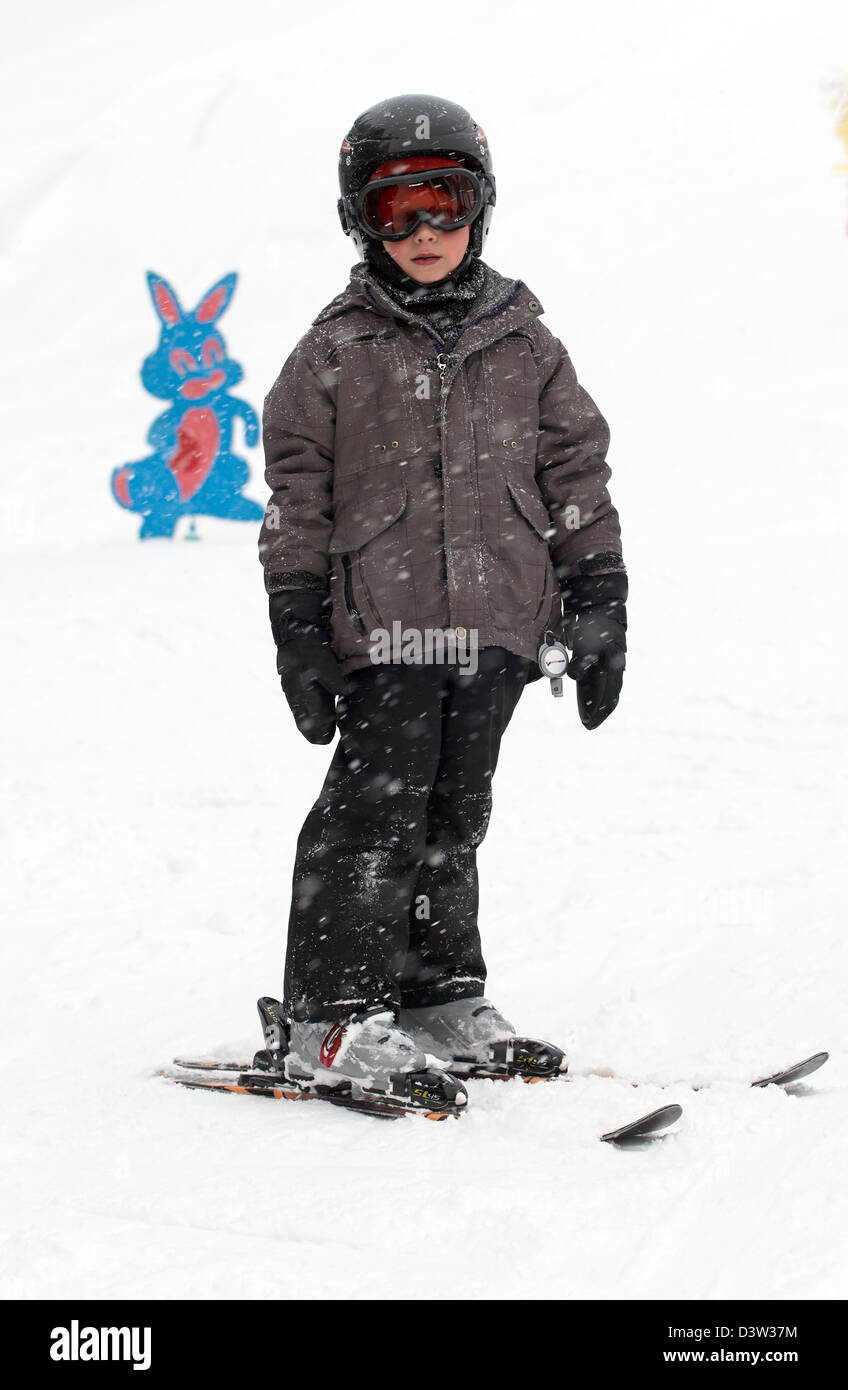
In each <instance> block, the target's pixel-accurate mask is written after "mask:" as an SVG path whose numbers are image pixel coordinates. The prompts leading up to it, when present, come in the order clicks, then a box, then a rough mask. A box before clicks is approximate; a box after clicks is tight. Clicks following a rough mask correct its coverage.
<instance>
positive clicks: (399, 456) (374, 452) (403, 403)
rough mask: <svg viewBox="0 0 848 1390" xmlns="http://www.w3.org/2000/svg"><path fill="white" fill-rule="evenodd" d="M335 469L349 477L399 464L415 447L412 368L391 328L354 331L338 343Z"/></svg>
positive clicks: (332, 358)
mask: <svg viewBox="0 0 848 1390" xmlns="http://www.w3.org/2000/svg"><path fill="white" fill-rule="evenodd" d="M330 365H331V366H334V367H335V368H337V369H338V372H339V380H338V391H337V397H336V435H335V448H334V470H335V473H336V474H337V475H338V476H340V477H342V478H345V477H350V476H352V475H354V474H357V473H362V472H365V471H366V470H370V469H372V468H381V467H383V466H384V465H386V464H388V463H394V464H396V465H397V464H400V463H402V462H404V461H405V460H406V459H407V458H408V456H409V455H411V454H412V453H413V452H414V451H415V448H416V443H417V441H416V436H415V412H414V410H413V401H414V394H415V374H414V371H413V368H412V365H411V364H410V363H409V362H408V361H407V357H406V353H405V351H404V344H403V339H402V338H401V336H400V335H399V334H398V332H397V331H396V330H395V329H393V328H387V329H382V330H376V329H375V330H374V331H373V332H364V333H359V334H354V335H352V336H351V337H349V338H347V339H345V340H343V341H341V342H339V343H337V344H336V345H335V347H334V348H333V350H332V352H331V354H330Z"/></svg>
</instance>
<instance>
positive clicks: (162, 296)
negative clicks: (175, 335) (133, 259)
mask: <svg viewBox="0 0 848 1390" xmlns="http://www.w3.org/2000/svg"><path fill="white" fill-rule="evenodd" d="M147 283H148V285H149V286H150V297H151V299H152V300H153V307H154V309H155V310H156V312H157V314H158V315H159V317H160V319H161V320H162V322H163V323H164V324H166V325H167V327H168V328H173V326H174V324H175V323H179V321H180V319H181V318H182V316H183V311H182V309H181V308H180V301H179V300H178V299H177V296H176V295H175V294H174V291H173V290H172V289H171V286H170V285H169V284H168V281H167V280H163V279H162V276H161V275H154V274H153V271H152V270H148V272H147Z"/></svg>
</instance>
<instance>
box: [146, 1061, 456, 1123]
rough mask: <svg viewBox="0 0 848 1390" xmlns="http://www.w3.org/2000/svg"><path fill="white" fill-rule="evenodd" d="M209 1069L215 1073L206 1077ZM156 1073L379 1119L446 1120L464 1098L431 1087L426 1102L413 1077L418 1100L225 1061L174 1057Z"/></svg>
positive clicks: (194, 1086)
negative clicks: (414, 1117) (299, 1079)
mask: <svg viewBox="0 0 848 1390" xmlns="http://www.w3.org/2000/svg"><path fill="white" fill-rule="evenodd" d="M210 1072H214V1073H216V1075H215V1076H212V1077H210V1076H209V1075H208V1073H210ZM204 1073H206V1074H204ZM223 1073H229V1074H230V1079H229V1080H225V1079H224V1077H223ZM157 1075H158V1076H161V1077H163V1078H164V1079H165V1080H166V1081H171V1082H174V1083H175V1084H176V1085H178V1086H186V1087H188V1088H189V1089H190V1090H197V1091H223V1092H225V1093H229V1094H231V1095H245V1096H264V1097H265V1098H266V1099H268V1100H292V1101H298V1100H320V1101H325V1102H326V1103H327V1104H329V1105H336V1106H338V1107H340V1108H341V1109H344V1110H352V1111H354V1112H355V1113H357V1114H360V1115H373V1116H376V1118H378V1119H381V1120H399V1119H402V1118H403V1116H404V1115H418V1116H420V1117H421V1118H422V1119H425V1120H447V1119H450V1118H451V1117H452V1116H453V1117H457V1116H459V1115H461V1114H462V1112H463V1109H464V1101H465V1097H464V1095H462V1094H461V1093H460V1094H459V1095H457V1096H456V1098H453V1097H448V1098H446V1097H445V1096H444V1095H442V1094H440V1093H438V1091H437V1090H436V1089H435V1088H434V1090H433V1092H432V1093H431V1094H432V1099H431V1102H430V1104H429V1105H428V1104H427V1100H428V1096H427V1092H426V1083H425V1082H424V1080H423V1079H418V1080H417V1081H416V1087H417V1088H418V1089H419V1090H420V1091H421V1102H420V1103H419V1104H410V1103H408V1102H406V1101H404V1100H403V1099H402V1097H400V1096H390V1095H388V1094H386V1093H385V1092H383V1091H381V1092H380V1093H379V1094H377V1093H375V1094H373V1095H368V1094H367V1093H366V1092H365V1091H364V1090H360V1091H358V1092H357V1093H354V1091H353V1088H352V1087H351V1086H350V1084H349V1083H342V1084H340V1085H339V1086H305V1085H303V1084H302V1083H300V1082H297V1081H290V1080H289V1079H288V1077H285V1076H282V1075H280V1074H279V1073H272V1074H268V1073H265V1074H263V1073H262V1072H261V1071H253V1070H251V1069H250V1068H249V1067H240V1066H237V1065H236V1064H235V1063H228V1062H205V1063H201V1064H196V1063H186V1062H182V1061H175V1062H174V1065H173V1067H163V1068H162V1069H161V1070H160V1071H159V1072H158V1073H157Z"/></svg>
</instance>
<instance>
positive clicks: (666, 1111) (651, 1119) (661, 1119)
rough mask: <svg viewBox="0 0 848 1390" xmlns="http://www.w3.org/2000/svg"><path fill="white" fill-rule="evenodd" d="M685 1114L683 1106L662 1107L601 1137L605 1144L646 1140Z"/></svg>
mask: <svg viewBox="0 0 848 1390" xmlns="http://www.w3.org/2000/svg"><path fill="white" fill-rule="evenodd" d="M682 1114H683V1106H682V1105H661V1106H660V1108H659V1109H658V1110H651V1111H650V1112H649V1114H647V1115H640V1117H639V1119H638V1120H631V1121H630V1122H629V1124H626V1125H619V1127H618V1129H610V1130H608V1131H607V1133H606V1134H602V1135H601V1142H602V1143H603V1144H626V1143H627V1142H628V1140H633V1139H645V1138H646V1137H647V1136H648V1135H651V1134H656V1133H658V1131H659V1130H661V1129H668V1127H669V1125H673V1124H675V1123H676V1122H677V1120H679V1119H680V1116H681V1115H682Z"/></svg>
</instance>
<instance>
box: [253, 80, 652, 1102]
mask: <svg viewBox="0 0 848 1390" xmlns="http://www.w3.org/2000/svg"><path fill="white" fill-rule="evenodd" d="M339 173H340V185H341V197H340V200H339V213H340V217H341V222H342V227H343V230H344V231H345V233H346V234H347V235H348V236H349V237H350V238H351V241H352V243H353V245H354V248H355V249H356V251H357V253H358V255H359V257H360V260H359V263H358V264H357V265H356V266H354V268H353V270H352V272H351V278H350V283H349V285H348V287H347V289H346V290H345V291H344V292H343V293H342V294H340V295H339V296H337V298H336V299H334V300H333V301H332V302H331V303H330V304H329V305H328V306H327V307H326V308H325V309H324V310H323V311H322V312H321V313H320V314H319V315H318V316H317V318H316V319H315V320H314V322H313V324H312V326H311V327H310V329H309V330H308V332H307V333H306V335H305V336H304V337H303V338H302V339H301V341H300V342H299V343H298V345H297V347H296V348H295V350H294V352H293V353H292V354H291V356H290V357H289V358H288V360H287V362H286V363H285V365H284V366H283V369H282V371H281V373H280V375H279V377H278V379H277V381H276V382H275V384H274V386H273V387H272V389H271V391H270V393H269V395H268V397H267V399H266V401H265V410H264V421H263V427H264V445H265V455H266V479H267V482H268V485H269V487H270V489H271V493H272V496H271V499H270V501H269V504H268V507H267V509H266V514H265V520H264V522H263V525H262V531H261V535H260V544H259V549H260V558H261V561H262V564H263V566H264V572H265V584H266V589H267V592H268V594H269V602H270V615H271V626H272V630H273V635H274V639H275V642H276V645H277V668H278V671H279V674H280V676H281V680H282V686H283V691H284V693H285V695H286V698H287V700H288V702H289V704H290V706H291V709H292V712H293V714H294V717H295V720H296V723H297V727H298V729H299V730H300V731H301V733H302V734H303V735H304V736H305V737H306V738H307V739H308V740H309V741H310V742H312V743H317V744H321V743H329V742H331V741H332V739H333V738H334V736H335V733H336V730H337V729H338V733H339V740H338V743H337V745H336V749H335V752H334V755H333V758H332V761H331V764H330V768H329V771H328V773H327V776H326V779H325V782H324V786H323V788H322V790H321V793H320V795H319V797H318V800H317V801H316V802H315V805H314V806H313V808H312V810H311V811H310V813H309V815H308V816H307V818H306V821H305V823H304V825H303V829H302V831H301V833H300V836H299V839H298V845H297V855H296V861H295V869H294V880H293V892H292V901H291V910H290V916H289V927H288V951H287V960H286V973H285V987H284V999H283V1002H282V1004H281V1005H278V1004H276V1002H275V1001H273V1000H262V1001H260V1014H261V1016H262V1018H263V1023H264V1025H265V1029H266V1053H265V1054H264V1055H263V1054H260V1065H265V1066H266V1067H268V1068H270V1069H277V1070H281V1071H282V1072H283V1073H284V1075H285V1077H286V1078H287V1079H288V1080H290V1081H292V1082H294V1083H296V1084H298V1085H299V1086H301V1087H303V1088H306V1089H309V1088H317V1087H319V1086H320V1087H333V1088H338V1089H339V1090H340V1092H341V1091H344V1090H345V1089H347V1090H348V1091H349V1092H351V1093H352V1094H354V1095H357V1096H360V1097H361V1096H366V1097H367V1096H369V1095H370V1096H374V1095H376V1096H379V1097H383V1098H386V1097H395V1098H397V1099H398V1101H399V1102H401V1101H402V1103H403V1104H404V1105H405V1106H406V1107H414V1106H416V1105H421V1106H425V1107H428V1108H430V1109H432V1108H437V1109H438V1108H439V1107H442V1108H445V1109H451V1108H452V1109H457V1108H459V1107H461V1106H462V1105H463V1104H464V1103H465V1100H466V1093H465V1088H464V1086H463V1085H462V1082H461V1079H460V1078H462V1077H466V1078H467V1077H469V1076H475V1075H486V1076H508V1075H515V1074H525V1075H541V1076H544V1075H554V1074H556V1073H557V1072H559V1071H564V1070H565V1068H566V1063H565V1059H564V1056H563V1054H562V1052H561V1050H560V1049H558V1048H556V1047H553V1046H552V1045H550V1044H546V1043H541V1042H538V1041H535V1040H532V1039H528V1038H524V1037H519V1036H516V1032H515V1029H514V1028H513V1026H512V1024H511V1023H509V1022H508V1021H507V1019H505V1018H504V1017H503V1015H502V1014H500V1013H499V1012H498V1010H497V1009H496V1008H495V1007H494V1005H493V1004H492V1003H491V1002H490V1001H489V1000H488V999H487V998H486V997H485V994H484V987H485V981H486V968H485V965H484V961H483V956H482V952H481V945H480V936H479V932H478V926H477V907H478V883H477V869H476V851H477V847H478V846H479V844H480V843H481V841H482V839H483V837H484V835H485V833H486V828H487V825H488V821H489V815H490V811H491V784H492V777H493V774H494V771H495V768H496V765H497V758H498V749H499V745H500V740H501V738H502V736H503V733H504V731H505V729H506V727H507V725H508V723H509V720H510V718H511V716H512V714H513V711H514V709H515V707H516V704H517V702H518V700H519V698H520V696H521V693H522V691H523V689H524V687H525V685H526V684H527V683H528V682H529V681H533V680H536V679H539V678H540V677H541V674H542V672H541V670H540V668H539V665H538V664H537V655H538V652H539V648H540V644H542V643H544V642H545V640H546V634H549V635H550V634H552V635H553V636H552V637H551V638H550V640H553V638H555V637H557V636H562V635H563V631H564V630H565V631H566V632H567V634H568V642H569V646H570V647H571V649H572V655H571V659H570V661H569V664H568V668H567V672H568V675H569V676H571V677H572V678H574V680H575V681H576V688H577V701H578V709H579V713H580V717H581V719H582V722H583V723H584V725H585V726H586V727H587V728H590V729H592V728H595V727H597V726H598V725H599V724H600V723H601V722H602V721H603V720H604V719H605V718H606V717H607V715H608V714H610V713H611V711H612V710H613V709H614V708H615V706H616V704H617V702H618V697H619V692H620V688H621V682H622V672H623V668H624V652H625V629H626V617H625V600H626V598H627V577H626V572H625V569H624V563H623V560H622V557H621V544H620V531H619V525H618V517H617V513H616V511H615V509H614V507H613V506H612V503H611V501H610V498H609V495H608V493H607V490H606V483H607V481H608V479H609V469H608V466H607V464H606V461H605V457H606V450H607V445H608V441H609V433H608V429H607V425H606V423H605V421H604V419H603V418H602V416H601V415H600V413H599V412H598V410H597V408H596V406H595V405H594V403H593V401H592V400H591V399H590V398H589V396H588V395H587V394H586V392H585V391H584V390H583V389H582V388H581V386H580V385H579V384H578V382H577V379H576V376H575V373H574V369H573V367H572V365H571V361H570V358H569V357H568V354H567V352H566V351H565V349H564V347H563V346H562V344H561V343H560V342H559V341H558V339H556V338H555V337H553V335H552V334H551V333H550V332H549V331H548V329H547V328H546V327H544V326H543V325H542V324H541V323H540V321H539V315H540V314H541V312H542V307H541V304H540V303H539V302H538V301H537V300H536V299H535V298H534V297H533V295H532V293H531V292H530V291H529V290H528V289H527V287H526V286H525V285H523V284H522V283H521V282H520V281H517V280H511V279H507V278H505V277H503V276H501V275H499V274H498V273H497V272H496V271H494V270H493V269H492V268H491V267H490V266H488V265H486V264H485V263H484V262H483V261H482V260H481V253H482V251H483V246H484V242H485V239H486V235H487V232H488V229H489V224H490V221H491V217H492V211H493V208H494V205H495V180H494V175H493V172H492V160H491V155H490V152H489V147H488V143H487V141H486V137H485V135H484V133H483V131H482V130H481V128H480V127H479V126H478V125H477V124H476V123H475V122H474V121H473V120H472V118H471V116H470V115H469V114H468V112H467V111H465V110H464V109H463V108H462V107H460V106H457V105H455V104H454V103H453V102H449V101H445V100H442V99H440V98H436V97H432V96H418V95H412V96H401V97H397V98H394V99H392V100H389V101H384V102H380V103H378V104H377V105H376V106H374V107H372V108H370V109H369V110H368V111H366V112H364V113H363V115H361V116H360V117H359V118H358V119H357V120H356V121H355V122H354V124H353V126H352V128H351V130H350V132H349V133H348V135H347V136H346V138H345V140H344V141H343V143H342V148H341V155H340V163H339ZM526 192H527V195H528V203H529V202H530V198H529V193H530V192H531V191H530V190H527V191H526ZM563 623H565V629H563ZM446 653H447V655H446ZM434 1058H435V1059H438V1061H439V1063H440V1066H439V1067H438V1068H436V1069H434V1068H433V1059H434Z"/></svg>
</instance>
